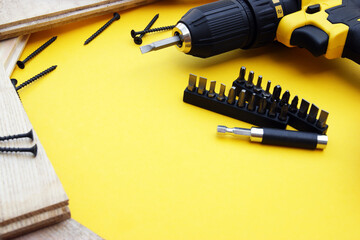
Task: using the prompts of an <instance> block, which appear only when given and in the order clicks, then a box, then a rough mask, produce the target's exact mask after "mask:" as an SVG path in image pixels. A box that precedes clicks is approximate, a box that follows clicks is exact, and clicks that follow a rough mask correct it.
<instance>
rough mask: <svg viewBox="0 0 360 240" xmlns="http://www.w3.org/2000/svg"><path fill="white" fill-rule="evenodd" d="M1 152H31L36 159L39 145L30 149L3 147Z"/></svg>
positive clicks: (0, 149)
mask: <svg viewBox="0 0 360 240" xmlns="http://www.w3.org/2000/svg"><path fill="white" fill-rule="evenodd" d="M0 152H29V153H32V154H34V157H36V155H37V145H36V144H35V145H34V146H32V147H30V148H9V147H1V148H0Z"/></svg>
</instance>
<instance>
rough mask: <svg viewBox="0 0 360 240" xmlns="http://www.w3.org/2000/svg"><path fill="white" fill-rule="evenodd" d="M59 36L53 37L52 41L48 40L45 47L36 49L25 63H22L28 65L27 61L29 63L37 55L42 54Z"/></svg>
mask: <svg viewBox="0 0 360 240" xmlns="http://www.w3.org/2000/svg"><path fill="white" fill-rule="evenodd" d="M56 38H57V36H55V37H52V38H51V39H50V40H48V41H47V42H46V43H44V44H43V45H41V46H40V47H39V48H38V49H36V50H35V51H34V52H33V53H31V54H30V55H29V56H28V57H27V58H25V60H24V61H22V62H23V63H26V62H27V61H29V60H30V59H32V58H33V57H35V56H36V55H38V54H39V53H40V52H42V51H43V50H44V49H45V48H47V47H48V46H49V45H50V44H52V43H53V42H54V41H55V40H56Z"/></svg>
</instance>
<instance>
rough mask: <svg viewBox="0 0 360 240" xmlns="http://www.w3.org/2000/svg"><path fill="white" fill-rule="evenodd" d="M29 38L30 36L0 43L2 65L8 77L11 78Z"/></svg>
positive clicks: (0, 63) (0, 61)
mask: <svg viewBox="0 0 360 240" xmlns="http://www.w3.org/2000/svg"><path fill="white" fill-rule="evenodd" d="M29 37H30V34H28V35H23V36H20V37H17V38H11V39H8V40H4V41H1V42H0V65H3V66H4V68H5V72H6V75H7V76H9V77H10V76H11V74H12V72H13V70H14V68H15V66H16V62H17V60H19V57H20V55H21V53H22V52H23V50H24V48H25V46H26V43H27V41H28V40H29Z"/></svg>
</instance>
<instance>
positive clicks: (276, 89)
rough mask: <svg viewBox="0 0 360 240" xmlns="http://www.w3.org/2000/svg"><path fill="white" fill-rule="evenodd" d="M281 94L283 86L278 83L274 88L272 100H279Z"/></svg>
mask: <svg viewBox="0 0 360 240" xmlns="http://www.w3.org/2000/svg"><path fill="white" fill-rule="evenodd" d="M280 95H281V86H280V85H276V86H275V87H274V90H273V95H272V101H274V100H276V101H279V100H280Z"/></svg>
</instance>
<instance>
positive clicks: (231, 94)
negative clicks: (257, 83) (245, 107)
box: [227, 87, 235, 104]
mask: <svg viewBox="0 0 360 240" xmlns="http://www.w3.org/2000/svg"><path fill="white" fill-rule="evenodd" d="M234 102H235V87H232V88H230V91H229V95H228V99H227V103H228V104H233V103H234Z"/></svg>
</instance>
